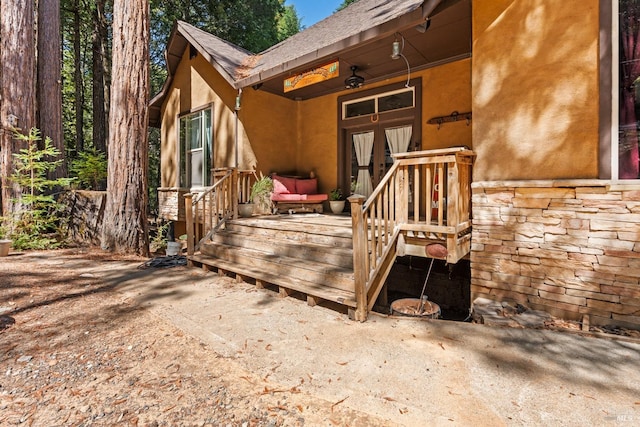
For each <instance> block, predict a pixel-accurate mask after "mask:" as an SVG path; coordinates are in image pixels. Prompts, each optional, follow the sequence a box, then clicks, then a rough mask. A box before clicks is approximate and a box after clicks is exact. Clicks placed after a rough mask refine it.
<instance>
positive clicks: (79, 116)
mask: <svg viewBox="0 0 640 427" xmlns="http://www.w3.org/2000/svg"><path fill="white" fill-rule="evenodd" d="M80 23H81V22H80V2H79V1H78V0H75V2H74V8H73V61H74V62H75V64H74V67H75V69H74V72H73V79H74V84H75V97H74V98H75V113H76V146H75V149H76V153H81V152H82V151H84V80H83V77H82V63H83V61H82V45H81V38H82V34H81V29H80Z"/></svg>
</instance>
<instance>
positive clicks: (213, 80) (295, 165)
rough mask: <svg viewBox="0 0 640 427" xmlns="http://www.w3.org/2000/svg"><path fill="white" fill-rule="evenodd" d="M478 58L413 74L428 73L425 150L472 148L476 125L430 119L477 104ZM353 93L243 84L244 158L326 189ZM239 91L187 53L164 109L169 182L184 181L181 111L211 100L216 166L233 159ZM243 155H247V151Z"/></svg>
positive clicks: (165, 180)
mask: <svg viewBox="0 0 640 427" xmlns="http://www.w3.org/2000/svg"><path fill="white" fill-rule="evenodd" d="M470 68H471V64H470V60H469V59H467V60H462V61H458V62H455V63H451V64H447V65H443V66H440V67H436V68H431V69H427V70H422V71H419V72H413V73H412V75H411V76H412V77H421V78H422V109H423V110H422V117H421V122H422V134H421V141H422V147H423V149H434V148H443V147H451V146H456V145H468V146H471V129H472V126H471V125H470V126H467V125H466V123H465V122H464V121H460V122H456V123H448V124H445V125H443V126H442V127H441V128H440V129H439V130H438V129H437V126H434V125H427V124H426V121H427V120H428V119H430V118H431V117H435V116H440V115H448V114H451V112H453V111H458V112H460V113H464V112H467V111H470V109H471V87H470V86H471V85H470V81H471V70H470ZM405 79H406V77H405V76H399V77H397V78H394V79H388V80H385V81H381V82H378V83H375V84H370V85H365V88H364V89H363V90H366V89H371V88H375V87H383V86H386V85H389V84H394V83H397V82H404V81H405ZM345 93H350V92H348V91H343V92H340V93H336V94H331V95H327V96H323V97H319V98H314V99H310V100H306V101H292V100H289V99H286V98H283V97H280V96H276V95H273V94H270V93H267V92H264V91H261V90H257V91H256V90H253V89H250V88H247V89H244V91H243V93H242V108H241V110H240V111H239V130H240V134H239V135H240V136H239V139H240V146H241V147H245V149H246V151H247V153H248V154H247V153H245V154H247V155H245V158H247V157H249V158H252V156H255V159H256V161H255V162H254V163H255V164H256V169H257V170H258V171H260V172H263V173H264V174H268V173H270V172H281V173H297V174H300V175H307V174H309V172H311V171H313V172H314V173H315V174H316V175H317V176H318V179H319V187H320V188H319V190H320V191H321V192H328V191H329V190H330V189H331V188H335V186H336V185H337V177H338V147H337V143H338V108H339V106H338V97H339V96H340V95H343V94H345ZM236 95H237V92H236V91H235V90H234V89H232V88H231V86H230V85H229V84H228V83H227V82H226V81H225V80H224V79H223V78H222V76H221V75H220V74H219V73H218V72H217V71H215V69H214V68H213V67H212V66H211V65H210V64H209V63H208V62H206V60H205V59H204V58H202V56H201V55H198V56H196V57H195V58H193V59H190V58H189V56H188V51H187V52H185V55H184V56H183V58H182V61H181V64H180V66H179V67H178V69H177V71H176V74H175V76H174V79H173V84H172V87H171V89H170V90H169V91H168V93H167V97H166V100H165V103H164V105H163V115H162V159H161V162H162V187H165V188H172V187H176V186H177V184H178V157H177V148H176V147H177V137H178V129H177V121H176V117H177V116H178V115H179V114H181V113H185V112H188V111H191V110H194V109H198V108H201V107H203V106H205V105H208V104H209V103H213V105H214V128H215V140H216V149H215V153H216V159H215V165H216V166H224V165H233V164H234V152H233V151H234V138H235V117H234V114H233V109H232V108H233V107H234V106H235V97H236ZM241 157H242V153H241Z"/></svg>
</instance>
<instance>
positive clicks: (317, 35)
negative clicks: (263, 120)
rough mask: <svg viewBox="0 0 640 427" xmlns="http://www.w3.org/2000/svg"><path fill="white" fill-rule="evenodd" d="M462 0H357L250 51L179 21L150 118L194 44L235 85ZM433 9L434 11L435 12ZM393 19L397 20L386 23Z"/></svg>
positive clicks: (327, 55)
mask: <svg viewBox="0 0 640 427" xmlns="http://www.w3.org/2000/svg"><path fill="white" fill-rule="evenodd" d="M457 1H459V0H393V1H389V0H359V1H357V2H355V3H352V4H351V5H349V6H348V7H347V8H345V9H343V10H341V11H339V12H336V13H334V14H333V15H330V16H329V17H328V18H326V19H324V20H322V21H320V22H318V23H316V24H315V25H313V26H311V27H309V28H307V29H305V30H303V31H301V32H299V33H297V34H295V35H293V36H291V37H290V38H288V39H286V40H284V41H283V42H281V43H279V44H277V45H275V46H273V47H271V48H269V49H267V50H265V51H264V52H261V53H259V54H252V53H251V52H248V51H246V50H244V49H242V48H240V47H238V46H236V45H234V44H233V43H230V42H228V41H225V40H223V39H221V38H219V37H216V36H214V35H212V34H210V33H207V32H206V31H203V30H200V29H198V28H196V27H194V26H193V25H190V24H188V23H186V22H182V21H178V22H177V24H176V26H175V28H174V31H173V33H172V36H171V38H170V40H169V43H168V45H167V51H166V59H167V68H168V71H169V77H168V79H167V81H166V82H165V85H164V87H163V90H162V91H161V92H160V93H159V94H158V95H156V96H155V97H154V98H153V99H152V100H151V103H150V108H151V110H150V116H151V123H152V124H155V125H157V124H158V121H159V114H160V107H161V104H162V101H163V99H164V94H165V93H166V90H167V89H168V87H169V86H170V83H171V80H172V76H173V74H174V73H175V70H176V68H177V66H178V64H179V62H180V59H181V58H182V55H183V54H184V51H185V49H187V48H188V47H189V44H190V45H192V46H193V47H194V48H195V49H197V51H198V52H199V53H201V54H202V55H203V56H204V57H205V58H206V59H207V60H208V61H209V62H210V63H211V65H212V66H213V67H214V68H215V69H216V70H217V71H218V72H219V73H220V74H221V75H222V76H223V77H224V78H225V79H226V80H227V82H229V84H230V85H231V86H232V87H234V88H245V87H248V86H253V85H256V84H259V83H261V82H262V81H265V80H267V79H270V78H273V77H275V76H278V75H282V74H286V73H288V72H291V70H295V69H300V68H301V67H305V66H309V65H310V64H313V63H317V62H318V61H320V60H323V59H326V58H331V57H332V56H333V57H336V56H338V55H339V53H341V52H344V51H347V50H350V49H354V48H355V47H356V46H358V45H361V44H363V43H366V42H368V41H370V40H372V39H375V38H379V37H381V36H386V35H390V34H391V35H392V34H393V33H394V31H396V29H397V28H398V27H399V26H402V25H405V26H411V25H415V24H416V23H420V22H424V21H425V20H426V19H427V18H428V17H429V15H430V14H431V13H432V12H434V11H435V10H436V9H437V8H438V7H439V6H440V7H444V6H445V4H447V5H450V4H454V3H456V2H457ZM434 13H435V12H434ZM391 21H393V25H385V24H388V23H390V22H391Z"/></svg>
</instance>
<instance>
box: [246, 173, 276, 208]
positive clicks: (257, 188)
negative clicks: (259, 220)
mask: <svg viewBox="0 0 640 427" xmlns="http://www.w3.org/2000/svg"><path fill="white" fill-rule="evenodd" d="M272 191H273V180H272V179H271V177H269V176H264V175H263V174H262V172H260V178H259V179H258V180H257V181H256V182H254V183H253V185H252V186H251V194H250V195H249V200H251V201H252V202H253V203H256V204H257V205H258V206H259V208H260V209H261V210H263V211H271V192H272Z"/></svg>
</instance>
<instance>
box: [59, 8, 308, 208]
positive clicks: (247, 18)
mask: <svg viewBox="0 0 640 427" xmlns="http://www.w3.org/2000/svg"><path fill="white" fill-rule="evenodd" d="M284 3H285V0H244V1H236V0H190V1H184V0H150V91H149V92H150V94H151V95H152V96H153V95H154V94H156V93H157V92H158V91H159V90H160V88H161V87H162V84H163V83H164V81H165V79H166V73H167V71H166V65H165V60H164V49H165V47H166V43H167V40H168V38H169V36H170V34H171V31H172V29H173V26H174V23H175V21H176V20H178V19H179V20H183V21H186V22H189V23H190V24H193V25H195V26H197V27H199V28H202V29H204V30H206V31H208V32H210V33H212V34H215V35H217V36H219V37H221V38H223V39H225V40H229V41H231V42H232V43H235V44H237V45H238V46H241V47H243V48H245V49H247V50H249V51H251V52H261V51H263V50H265V49H267V48H269V47H270V46H273V45H275V44H277V43H278V42H280V41H282V40H284V39H286V38H288V37H290V36H291V35H293V34H295V33H297V32H298V31H300V30H301V29H302V26H301V19H300V18H299V17H298V15H297V12H296V10H295V7H294V6H293V5H285V4H284ZM112 19H113V0H95V1H91V0H61V2H60V20H61V26H60V28H61V50H62V79H61V81H62V134H63V138H64V149H65V154H66V155H65V157H66V159H65V162H66V163H67V165H68V166H69V169H70V171H71V175H73V174H74V170H75V169H74V168H73V162H74V161H75V160H76V159H85V161H86V158H87V154H86V153H93V154H94V155H95V154H100V153H106V152H107V141H108V115H109V98H110V96H109V89H110V86H111V75H110V70H111V44H112V43H111V41H112V23H113V22H112ZM90 158H95V157H91V156H90ZM159 158H160V138H159V132H158V129H153V128H150V130H149V174H148V181H149V183H148V184H149V204H150V209H151V213H153V212H154V211H155V209H156V208H157V198H156V193H155V189H156V188H157V187H158V185H159V174H160V170H159ZM76 173H77V171H76ZM105 183H106V181H105V180H104V179H103V180H99V181H98V182H94V183H93V184H92V187H95V188H92V189H96V190H104V188H105Z"/></svg>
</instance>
